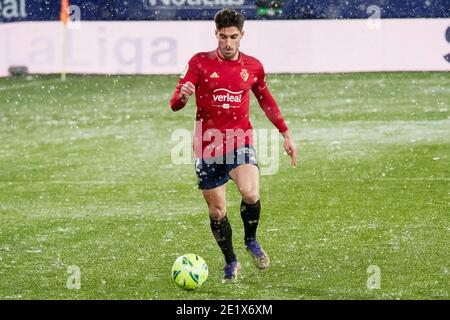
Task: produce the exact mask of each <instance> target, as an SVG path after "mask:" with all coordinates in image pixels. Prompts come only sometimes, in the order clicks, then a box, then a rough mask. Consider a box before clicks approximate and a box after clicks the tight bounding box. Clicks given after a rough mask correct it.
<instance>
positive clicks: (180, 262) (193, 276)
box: [172, 253, 208, 290]
mask: <svg viewBox="0 0 450 320" xmlns="http://www.w3.org/2000/svg"><path fill="white" fill-rule="evenodd" d="M207 278H208V265H207V264H206V262H205V260H203V258H202V257H200V256H199V255H196V254H193V253H189V254H185V255H182V256H180V257H178V258H177V259H176V260H175V262H174V264H173V266H172V279H173V281H175V283H176V284H177V285H178V286H179V287H181V288H183V289H187V290H193V289H197V288H199V287H201V286H202V284H203V283H204V282H205V281H206V279H207Z"/></svg>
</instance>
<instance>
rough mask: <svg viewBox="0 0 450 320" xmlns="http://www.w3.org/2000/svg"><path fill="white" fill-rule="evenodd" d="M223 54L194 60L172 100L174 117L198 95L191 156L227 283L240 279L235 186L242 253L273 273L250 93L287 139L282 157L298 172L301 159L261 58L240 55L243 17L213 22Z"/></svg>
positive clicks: (221, 16)
mask: <svg viewBox="0 0 450 320" xmlns="http://www.w3.org/2000/svg"><path fill="white" fill-rule="evenodd" d="M214 21H215V24H216V31H215V34H216V38H217V40H218V47H217V49H216V50H213V51H210V52H200V53H197V54H195V55H194V56H193V57H192V58H191V60H190V61H189V64H188V66H187V70H185V72H184V74H183V75H182V77H181V79H180V80H179V82H178V85H177V87H176V90H175V92H174V93H173V95H172V97H171V100H170V107H171V108H172V110H173V111H178V110H180V109H182V108H183V107H184V106H185V105H186V103H187V102H188V99H189V97H190V96H191V95H192V94H194V93H195V98H196V105H197V115H196V120H197V121H196V128H195V138H194V156H195V166H196V174H197V177H198V181H199V182H198V186H199V188H200V189H201V191H202V193H203V197H204V199H205V201H206V204H207V205H208V208H209V216H210V222H211V223H210V225H211V230H212V233H213V235H214V238H215V239H216V241H217V244H218V245H219V247H220V249H221V250H222V253H223V255H224V257H225V263H226V265H225V268H224V277H223V282H234V281H235V280H237V278H238V274H239V271H240V263H239V262H238V260H237V257H236V254H235V252H234V250H233V243H232V229H231V225H230V223H229V221H228V218H227V208H226V192H225V191H226V189H225V186H226V183H227V181H228V180H229V179H231V180H233V181H234V183H235V184H236V185H237V187H238V189H239V192H240V193H241V195H242V202H241V217H242V221H243V223H244V231H245V239H244V241H245V248H246V250H247V252H248V253H249V254H250V256H251V257H252V259H253V262H254V264H255V265H256V267H257V268H259V269H261V270H264V269H267V268H268V267H269V263H270V261H269V256H268V255H267V254H266V252H265V251H264V250H263V248H262V247H261V245H260V243H259V242H258V240H256V229H257V227H258V222H259V218H260V212H261V202H260V199H259V169H258V163H257V160H256V151H255V149H254V147H253V146H252V141H253V139H252V138H253V136H252V126H251V124H250V121H249V105H250V90H251V91H252V92H253V93H254V95H255V97H256V99H257V100H258V103H259V105H260V107H261V108H262V109H263V111H264V113H265V114H266V116H267V117H268V118H269V120H270V121H271V122H272V123H273V124H274V125H275V127H276V128H277V129H278V130H279V132H280V133H281V134H282V136H283V137H284V149H285V150H286V152H287V154H288V155H290V156H291V158H292V159H291V163H292V166H294V167H295V166H296V162H297V153H296V148H295V145H294V142H293V140H292V138H291V136H290V134H289V131H288V127H287V126H286V123H285V122H284V120H283V117H282V115H281V113H280V110H279V108H278V106H277V103H276V102H275V100H274V98H273V97H272V95H271V94H270V92H269V89H268V88H267V84H266V82H265V74H264V68H263V66H262V64H261V62H259V61H258V60H257V59H256V58H254V57H251V56H249V55H246V54H244V53H243V52H241V51H240V50H239V46H240V41H241V39H242V37H243V36H244V31H243V26H244V17H243V15H242V14H240V13H238V12H236V11H234V10H232V9H223V10H221V11H219V12H217V13H216V15H215V17H214Z"/></svg>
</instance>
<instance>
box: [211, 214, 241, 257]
mask: <svg viewBox="0 0 450 320" xmlns="http://www.w3.org/2000/svg"><path fill="white" fill-rule="evenodd" d="M210 220H211V231H212V233H213V235H214V238H215V239H216V241H217V244H218V245H219V247H220V249H221V250H222V253H223V255H224V256H225V261H226V263H227V264H229V263H231V262H232V261H235V260H236V255H235V254H234V250H233V241H232V236H233V232H232V229H231V224H230V222H229V221H228V218H227V216H225V217H224V218H223V219H222V220H213V219H212V218H211V217H210Z"/></svg>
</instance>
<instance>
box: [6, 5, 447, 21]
mask: <svg viewBox="0 0 450 320" xmlns="http://www.w3.org/2000/svg"><path fill="white" fill-rule="evenodd" d="M214 1H215V0H127V1H125V0H122V1H118V0H91V1H82V0H72V1H71V4H73V5H78V6H79V7H80V9H81V19H82V20H209V19H211V18H212V17H213V15H214V13H215V12H216V11H217V10H219V9H221V8H222V6H212V5H210V6H199V5H188V4H186V3H205V2H206V3H211V2H214ZM167 3H169V5H167ZM174 3H184V5H181V6H178V5H176V4H174ZM219 3H228V4H230V6H231V7H234V8H236V9H238V10H239V11H241V12H243V13H244V14H245V16H246V18H247V19H347V18H349V19H352V18H353V19H354V18H359V19H365V18H368V17H369V16H370V15H371V14H372V12H370V13H367V7H368V6H370V5H377V6H379V7H380V9H381V17H382V18H422V17H425V18H437V17H442V18H447V17H450V0H403V1H402V0H370V1H361V0H321V1H305V0H222V1H219ZM236 3H238V5H232V4H236ZM265 7H266V8H267V7H272V9H275V10H274V11H273V12H272V13H273V15H268V14H267V13H268V12H267V10H265V9H264V8H265ZM23 8H24V9H23ZM24 12H26V14H24ZM58 17H59V1H57V0H0V22H13V21H36V20H57V19H58Z"/></svg>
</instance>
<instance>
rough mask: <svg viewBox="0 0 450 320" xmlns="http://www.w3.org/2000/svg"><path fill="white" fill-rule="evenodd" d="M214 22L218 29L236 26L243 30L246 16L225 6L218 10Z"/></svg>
mask: <svg viewBox="0 0 450 320" xmlns="http://www.w3.org/2000/svg"><path fill="white" fill-rule="evenodd" d="M214 22H215V23H216V29H217V30H220V29H223V28H228V27H236V28H238V29H239V31H242V29H243V28H244V16H243V15H242V14H240V13H239V12H236V11H234V10H233V9H230V8H225V9H223V10H220V11H219V12H217V13H216V15H215V16H214Z"/></svg>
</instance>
